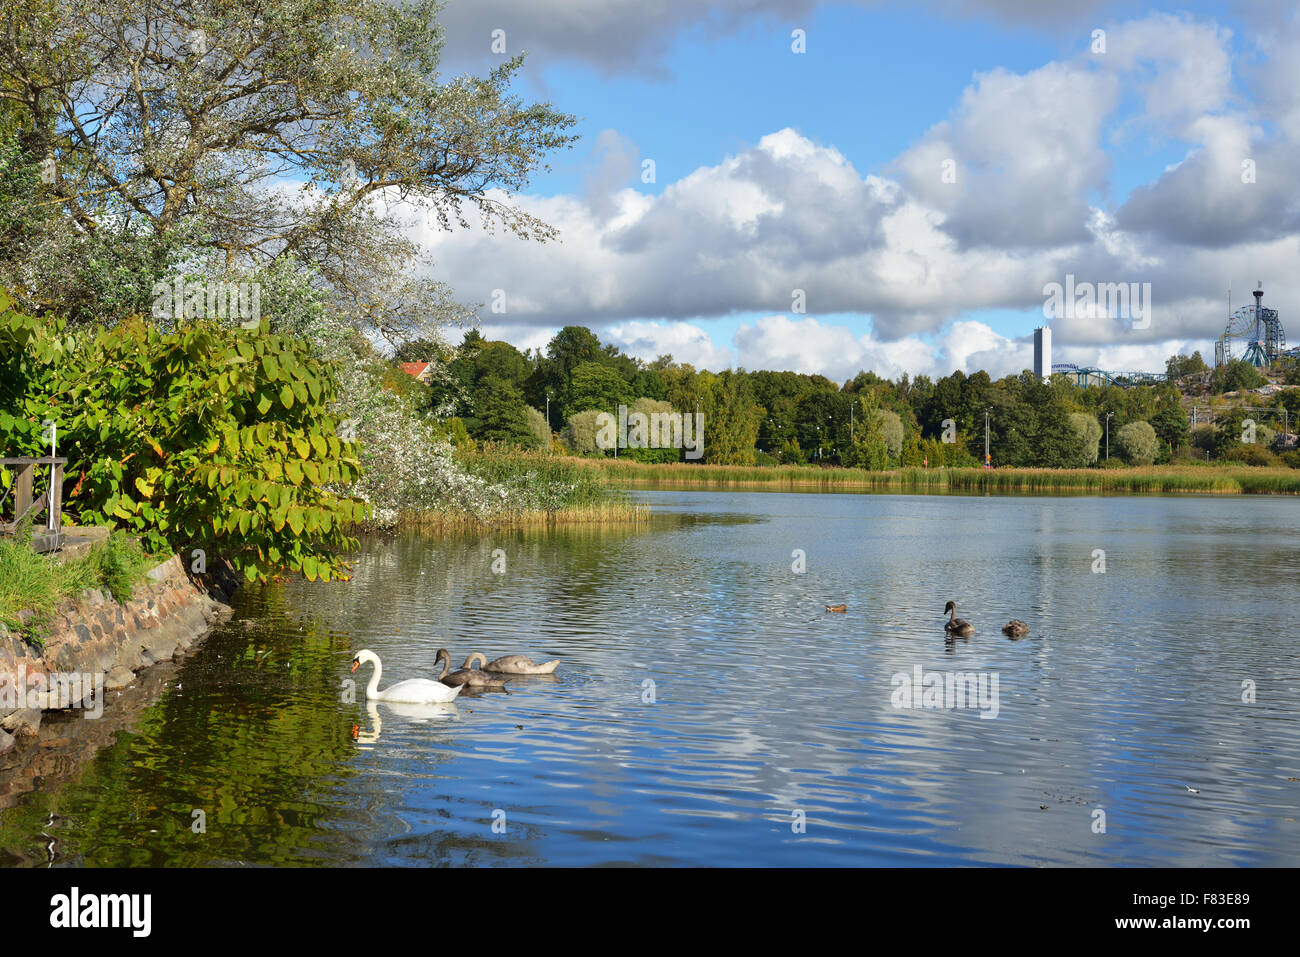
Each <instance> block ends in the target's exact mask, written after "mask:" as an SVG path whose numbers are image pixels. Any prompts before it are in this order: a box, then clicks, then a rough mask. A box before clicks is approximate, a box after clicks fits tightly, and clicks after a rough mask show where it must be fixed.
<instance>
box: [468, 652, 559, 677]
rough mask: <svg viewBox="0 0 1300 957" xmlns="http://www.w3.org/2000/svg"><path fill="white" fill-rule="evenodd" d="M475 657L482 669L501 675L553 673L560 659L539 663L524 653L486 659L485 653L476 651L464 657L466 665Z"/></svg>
mask: <svg viewBox="0 0 1300 957" xmlns="http://www.w3.org/2000/svg"><path fill="white" fill-rule="evenodd" d="M475 658H477V659H478V662H479V665H480V666H481V667H482V668H483V670H484V671H495V672H496V673H497V674H502V675H549V674H554V673H555V669H556V668H558V667H559V666H560V659H559V658H556V659H555V660H554V661H544V662H542V663H541V664H540V665H539V664H537V663H536V662H535V661H533V659H532V658H529V657H528V656H526V655H502V656H501V657H500V658H495V659H493V660H492V661H488V660H487V659H486V656H485V655H481V654H479V653H478V652H477V651H476V652H474V654H472V655H470V656H469V658H467V659H466V666H467V667H468V665H469V662H470V661H471V660H473V659H475Z"/></svg>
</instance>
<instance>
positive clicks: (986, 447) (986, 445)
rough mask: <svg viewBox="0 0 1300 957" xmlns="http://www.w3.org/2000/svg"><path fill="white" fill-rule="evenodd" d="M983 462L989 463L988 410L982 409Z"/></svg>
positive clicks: (986, 464)
mask: <svg viewBox="0 0 1300 957" xmlns="http://www.w3.org/2000/svg"><path fill="white" fill-rule="evenodd" d="M984 464H985V466H988V465H991V464H992V463H991V462H990V461H989V410H988V409H985V410H984Z"/></svg>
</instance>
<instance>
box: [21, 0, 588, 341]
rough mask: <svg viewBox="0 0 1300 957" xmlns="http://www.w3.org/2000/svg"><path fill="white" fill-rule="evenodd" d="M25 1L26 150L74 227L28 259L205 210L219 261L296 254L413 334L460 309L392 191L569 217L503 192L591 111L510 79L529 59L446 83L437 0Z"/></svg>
mask: <svg viewBox="0 0 1300 957" xmlns="http://www.w3.org/2000/svg"><path fill="white" fill-rule="evenodd" d="M12 6H13V7H14V9H10V8H9V7H7V9H6V29H5V30H3V31H0V76H3V78H4V82H3V84H0V100H3V101H4V102H6V103H7V104H10V105H12V106H13V107H14V108H16V109H18V110H20V111H21V112H22V114H23V116H22V121H23V125H24V128H25V129H28V130H30V131H32V142H31V143H30V144H28V145H27V146H26V149H27V152H28V153H29V155H32V156H42V155H45V154H51V155H53V157H54V159H55V168H56V169H57V171H58V175H57V176H56V177H54V180H53V182H51V183H49V184H47V185H46V186H45V192H46V194H47V195H48V200H47V201H48V202H49V203H50V204H51V208H52V209H54V210H57V213H58V217H59V219H60V220H61V223H60V231H59V232H58V233H57V234H56V238H63V239H66V243H64V245H62V246H59V245H55V246H53V247H47V248H43V249H41V250H33V258H30V259H29V260H28V264H27V265H28V270H29V273H30V274H31V275H33V276H37V277H39V276H40V275H43V273H41V272H39V271H38V270H39V267H41V266H43V265H44V264H46V263H49V262H52V261H57V260H59V259H60V258H62V257H63V256H65V255H66V254H68V253H70V252H75V251H76V249H77V248H78V247H79V244H80V243H81V242H82V240H83V239H84V237H87V236H92V235H94V234H96V233H99V232H101V231H102V230H105V229H113V230H121V231H123V232H124V233H126V234H129V235H136V236H146V235H152V236H153V237H161V236H163V235H164V234H167V233H170V232H172V231H173V230H176V229H178V228H180V227H181V226H182V225H183V224H184V223H185V222H186V221H187V220H194V221H196V222H199V223H201V224H202V228H203V230H204V231H205V233H206V237H207V238H206V239H205V241H204V242H203V244H202V246H201V248H199V249H196V250H195V256H194V257H193V258H194V259H196V260H197V259H198V258H199V256H198V254H199V253H208V254H209V255H207V256H206V262H205V263H204V264H203V266H202V267H201V268H202V271H203V272H205V273H206V274H209V275H213V276H224V275H226V274H228V273H230V272H231V271H244V272H247V271H251V270H252V269H253V268H254V267H255V265H256V264H257V263H261V262H265V261H268V260H271V259H274V258H277V257H279V256H282V255H286V254H290V255H294V256H296V257H297V258H298V259H299V260H300V261H302V262H304V263H309V264H311V265H312V266H313V267H314V268H315V270H316V275H317V277H318V280H319V281H320V282H321V283H322V284H323V286H324V288H326V289H328V291H329V292H330V294H331V299H332V300H333V301H334V302H335V303H336V305H337V306H338V308H339V309H340V311H345V312H347V313H348V314H349V315H351V316H352V317H353V319H354V320H355V321H356V322H357V323H359V324H361V325H364V326H366V327H368V328H370V329H371V330H373V331H375V332H378V333H380V334H383V335H386V336H389V337H390V338H392V337H397V338H409V337H410V336H409V335H408V334H407V333H409V332H410V331H411V330H413V329H414V330H418V329H419V328H421V327H422V326H423V325H425V324H426V323H427V322H428V321H429V320H430V317H446V316H448V315H449V314H455V315H458V316H463V315H465V313H464V312H463V311H462V310H460V308H459V306H458V304H456V303H455V301H454V299H452V298H451V297H450V291H449V289H448V288H447V287H446V286H445V285H442V284H440V283H437V282H436V281H434V280H431V279H421V278H415V277H414V273H413V270H412V266H414V265H415V264H416V263H417V260H418V258H419V247H418V245H417V244H416V241H415V239H413V238H412V237H411V236H409V235H407V234H406V233H405V231H404V226H403V224H402V222H401V220H400V217H388V216H383V215H379V214H378V213H377V212H376V211H375V208H374V207H375V200H376V199H377V198H378V197H380V196H385V197H395V198H398V199H400V200H403V201H414V202H418V203H419V204H420V205H421V206H422V208H424V209H426V210H428V211H429V212H430V213H431V214H432V219H433V221H435V222H437V223H438V224H439V226H441V227H442V228H445V229H451V228H455V227H457V226H463V225H467V222H468V217H469V216H470V215H471V214H476V215H477V216H478V217H479V218H480V219H481V220H482V221H483V222H485V223H497V224H501V225H502V226H504V227H505V228H506V229H508V230H510V231H511V232H513V233H515V234H517V235H520V236H524V237H529V238H534V239H538V240H546V239H549V238H552V237H553V236H554V235H555V232H554V230H553V229H552V228H551V227H550V226H548V225H547V224H545V223H543V222H541V221H540V220H538V219H537V218H536V217H534V216H532V215H531V214H529V213H527V212H526V211H524V210H523V209H521V208H520V207H518V206H515V205H512V204H511V203H510V202H509V201H508V200H507V199H504V198H503V197H506V196H508V195H510V194H513V193H517V192H519V191H520V190H522V189H524V188H526V186H527V185H528V183H529V181H530V179H531V176H532V175H533V174H534V173H535V172H536V171H537V170H538V169H539V168H541V166H542V164H543V162H544V158H545V157H546V156H547V155H548V154H549V153H550V152H552V151H553V150H556V149H559V148H564V147H567V146H569V145H571V143H572V142H573V139H574V137H573V136H572V135H571V134H570V133H569V132H568V130H569V129H570V128H571V127H572V126H573V125H574V122H575V120H574V118H573V117H571V116H568V115H566V114H562V113H559V112H556V111H555V110H554V109H552V108H551V106H550V105H549V104H546V103H534V104H526V103H523V102H521V101H520V100H519V99H518V98H517V97H516V96H514V95H512V93H511V84H512V82H513V80H514V78H515V77H516V75H517V74H518V72H519V70H520V68H521V66H522V60H521V58H518V57H516V58H514V59H511V60H508V61H505V62H504V63H502V64H501V65H500V66H498V67H496V68H495V69H493V70H492V71H491V72H490V73H489V74H488V75H487V76H485V77H473V76H468V75H463V74H462V75H458V76H454V77H451V78H447V79H444V78H443V76H442V74H441V72H440V70H439V59H440V54H441V47H442V42H443V35H442V30H441V29H440V27H439V26H438V24H437V19H436V17H437V13H438V10H439V3H438V2H436V0H411V2H398V0H376V2H374V3H369V4H361V5H358V4H355V3H348V2H345V0H279V2H277V3H274V4H258V5H256V7H255V8H254V7H250V5H249V4H241V3H227V2H220V0H197V2H195V0H155V2H151V3H148V4H143V5H142V4H139V3H136V2H133V0H13V4H12ZM179 38H185V42H179ZM191 38H194V39H193V40H191ZM92 90H93V91H94V92H93V94H92V93H89V92H88V91H92ZM88 97H90V99H92V100H93V102H94V108H93V109H88V108H87V104H88V102H89V100H88ZM286 179H292V180H295V181H299V182H301V183H303V184H304V185H305V186H306V187H307V188H304V189H301V190H297V189H295V190H286V189H282V188H280V184H281V183H282V182H283V181H284V180H286ZM24 295H25V296H26V297H27V298H29V299H30V300H31V301H32V302H33V303H34V304H35V305H36V306H38V307H40V308H41V309H42V310H48V309H50V308H52V307H53V306H54V305H55V304H65V305H68V306H71V307H73V308H75V307H76V306H78V305H80V304H78V303H68V301H67V296H66V295H65V294H64V293H63V292H62V291H61V290H60V289H59V287H58V285H57V283H48V284H43V285H40V286H39V287H31V288H28V289H25V290H24Z"/></svg>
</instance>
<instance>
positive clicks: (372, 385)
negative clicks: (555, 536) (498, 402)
mask: <svg viewBox="0 0 1300 957" xmlns="http://www.w3.org/2000/svg"><path fill="white" fill-rule="evenodd" d="M262 280H263V282H264V284H265V286H267V287H270V291H271V294H270V295H264V298H263V303H264V304H270V305H271V309H270V310H267V312H268V313H269V314H268V315H267V318H268V319H269V320H270V321H271V323H272V325H273V326H274V327H276V328H277V331H282V332H286V333H291V334H294V335H297V336H300V337H302V338H304V339H306V340H308V341H309V342H310V343H311V344H312V348H313V351H314V352H315V354H316V355H318V356H319V357H320V358H322V359H325V360H327V361H329V362H330V363H331V364H332V367H333V371H334V378H335V382H336V385H337V389H336V393H335V394H336V396H337V399H336V403H335V406H334V408H332V409H331V411H333V412H334V413H335V414H337V415H338V416H339V417H340V419H341V420H343V423H344V424H343V426H342V427H341V429H340V430H341V431H342V430H343V429H346V430H349V431H350V432H351V433H352V437H353V438H354V439H355V440H356V441H357V442H358V443H359V444H360V448H361V466H362V471H361V476H360V478H358V479H357V480H356V481H355V482H353V483H351V484H350V485H348V486H345V487H341V488H339V489H337V491H338V492H340V493H342V494H346V495H353V496H356V497H357V498H360V499H363V500H365V501H366V502H368V503H369V504H370V506H371V508H372V518H371V521H372V523H373V524H374V525H376V526H379V527H391V526H392V525H394V524H396V522H397V520H398V518H399V517H400V516H401V514H402V513H403V512H407V511H457V512H468V513H472V514H474V515H476V516H478V517H479V518H480V519H482V520H483V521H491V520H492V518H493V517H494V516H496V515H500V514H502V513H509V512H520V511H533V510H543V511H554V510H556V509H559V508H563V507H565V506H566V505H570V504H576V503H582V502H588V501H592V500H594V498H596V497H599V496H600V495H603V494H604V486H603V482H602V481H601V480H600V479H599V478H598V477H597V476H595V475H593V474H590V473H589V472H588V471H587V470H581V471H579V470H575V469H573V468H572V467H564V466H559V465H558V464H552V463H550V462H548V461H547V460H546V458H545V457H536V458H530V457H523V456H513V455H509V454H506V453H504V452H503V453H501V454H499V455H490V456H473V457H471V459H470V461H469V463H468V464H466V463H464V462H462V461H460V460H459V459H457V458H456V457H455V451H456V450H455V446H454V445H453V444H452V442H451V428H450V426H446V425H443V424H441V423H440V422H439V420H438V418H436V415H438V414H444V413H448V412H449V411H450V410H449V409H441V410H434V413H435V414H434V415H430V414H427V413H426V412H425V411H422V410H421V409H420V408H419V407H418V406H417V401H418V399H420V398H421V397H422V396H423V393H422V392H421V391H419V390H423V389H424V386H418V388H417V387H416V386H415V385H414V380H411V381H410V382H407V381H406V379H405V378H403V377H404V376H405V373H401V372H397V373H395V372H394V367H393V364H392V363H391V362H390V361H389V360H387V359H386V358H384V357H382V356H380V355H379V354H378V352H377V351H376V350H375V349H374V348H373V347H372V346H371V345H370V343H369V342H368V341H367V340H366V339H365V337H364V336H362V335H361V334H360V333H359V332H357V330H356V328H355V327H353V326H352V325H350V324H349V323H348V322H347V321H346V320H344V319H342V318H340V317H338V316H335V315H333V314H332V313H330V312H329V311H327V310H326V309H324V308H323V307H322V306H320V304H319V303H318V302H315V301H313V300H312V298H311V297H310V296H309V295H308V296H305V295H303V294H302V291H301V283H302V282H303V280H302V279H301V278H299V277H296V276H291V275H289V274H288V273H287V271H286V270H278V271H275V272H268V273H266V274H263V276H262ZM275 304H280V305H281V306H282V308H281V309H278V310H277V309H276V308H275ZM286 305H287V306H288V307H289V308H283V306H286ZM427 334H428V333H427V331H426V335H427ZM434 366H435V367H434V368H432V369H431V372H432V373H433V374H434V375H435V376H437V377H447V378H450V377H449V375H448V373H447V371H446V369H445V368H442V367H441V365H440V364H439V363H437V362H435V363H434ZM394 378H395V379H396V381H394ZM537 418H538V419H541V418H542V416H541V415H540V414H538V416H537ZM541 427H542V428H544V427H545V422H544V421H543V422H542V423H541Z"/></svg>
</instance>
